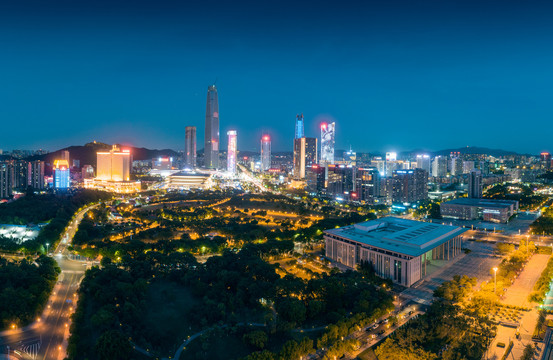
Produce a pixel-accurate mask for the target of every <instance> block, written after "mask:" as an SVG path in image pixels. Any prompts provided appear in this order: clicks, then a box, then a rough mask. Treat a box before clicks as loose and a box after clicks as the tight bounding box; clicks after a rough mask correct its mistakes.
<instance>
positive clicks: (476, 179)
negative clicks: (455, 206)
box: [467, 169, 482, 199]
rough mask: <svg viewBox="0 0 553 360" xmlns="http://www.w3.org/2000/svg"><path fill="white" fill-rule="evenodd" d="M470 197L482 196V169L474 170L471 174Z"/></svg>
mask: <svg viewBox="0 0 553 360" xmlns="http://www.w3.org/2000/svg"><path fill="white" fill-rule="evenodd" d="M467 195H468V197H469V198H470V199H481V198H482V172H481V171H480V170H476V169H475V170H472V171H471V172H470V174H469V187H468V194H467Z"/></svg>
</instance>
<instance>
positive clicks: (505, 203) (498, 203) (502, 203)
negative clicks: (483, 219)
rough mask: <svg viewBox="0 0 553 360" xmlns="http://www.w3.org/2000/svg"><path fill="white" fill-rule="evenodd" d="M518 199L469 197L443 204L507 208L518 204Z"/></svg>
mask: <svg viewBox="0 0 553 360" xmlns="http://www.w3.org/2000/svg"><path fill="white" fill-rule="evenodd" d="M517 202H518V201H516V200H494V199H469V198H458V199H454V200H451V201H448V202H445V203H443V205H464V206H477V207H485V208H506V207H510V206H512V205H516V203H517Z"/></svg>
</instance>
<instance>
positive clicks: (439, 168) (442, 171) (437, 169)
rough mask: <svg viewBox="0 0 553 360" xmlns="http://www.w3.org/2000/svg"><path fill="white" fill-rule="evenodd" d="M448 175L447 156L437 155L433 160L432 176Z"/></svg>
mask: <svg viewBox="0 0 553 360" xmlns="http://www.w3.org/2000/svg"><path fill="white" fill-rule="evenodd" d="M446 175H447V158H446V157H445V156H436V157H435V158H434V161H433V162H432V176H446Z"/></svg>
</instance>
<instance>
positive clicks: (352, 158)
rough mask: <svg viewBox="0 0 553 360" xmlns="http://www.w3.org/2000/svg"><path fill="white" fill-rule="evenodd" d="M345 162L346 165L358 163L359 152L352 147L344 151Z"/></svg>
mask: <svg viewBox="0 0 553 360" xmlns="http://www.w3.org/2000/svg"><path fill="white" fill-rule="evenodd" d="M344 162H345V163H346V165H352V166H355V165H357V154H356V153H355V151H353V150H352V149H351V147H350V148H349V150H348V151H346V152H345V153H344Z"/></svg>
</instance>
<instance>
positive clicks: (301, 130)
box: [294, 114, 305, 139]
mask: <svg viewBox="0 0 553 360" xmlns="http://www.w3.org/2000/svg"><path fill="white" fill-rule="evenodd" d="M304 134H305V126H304V124H303V114H301V115H296V136H295V137H294V139H299V138H302V137H304V136H305V135H304Z"/></svg>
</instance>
